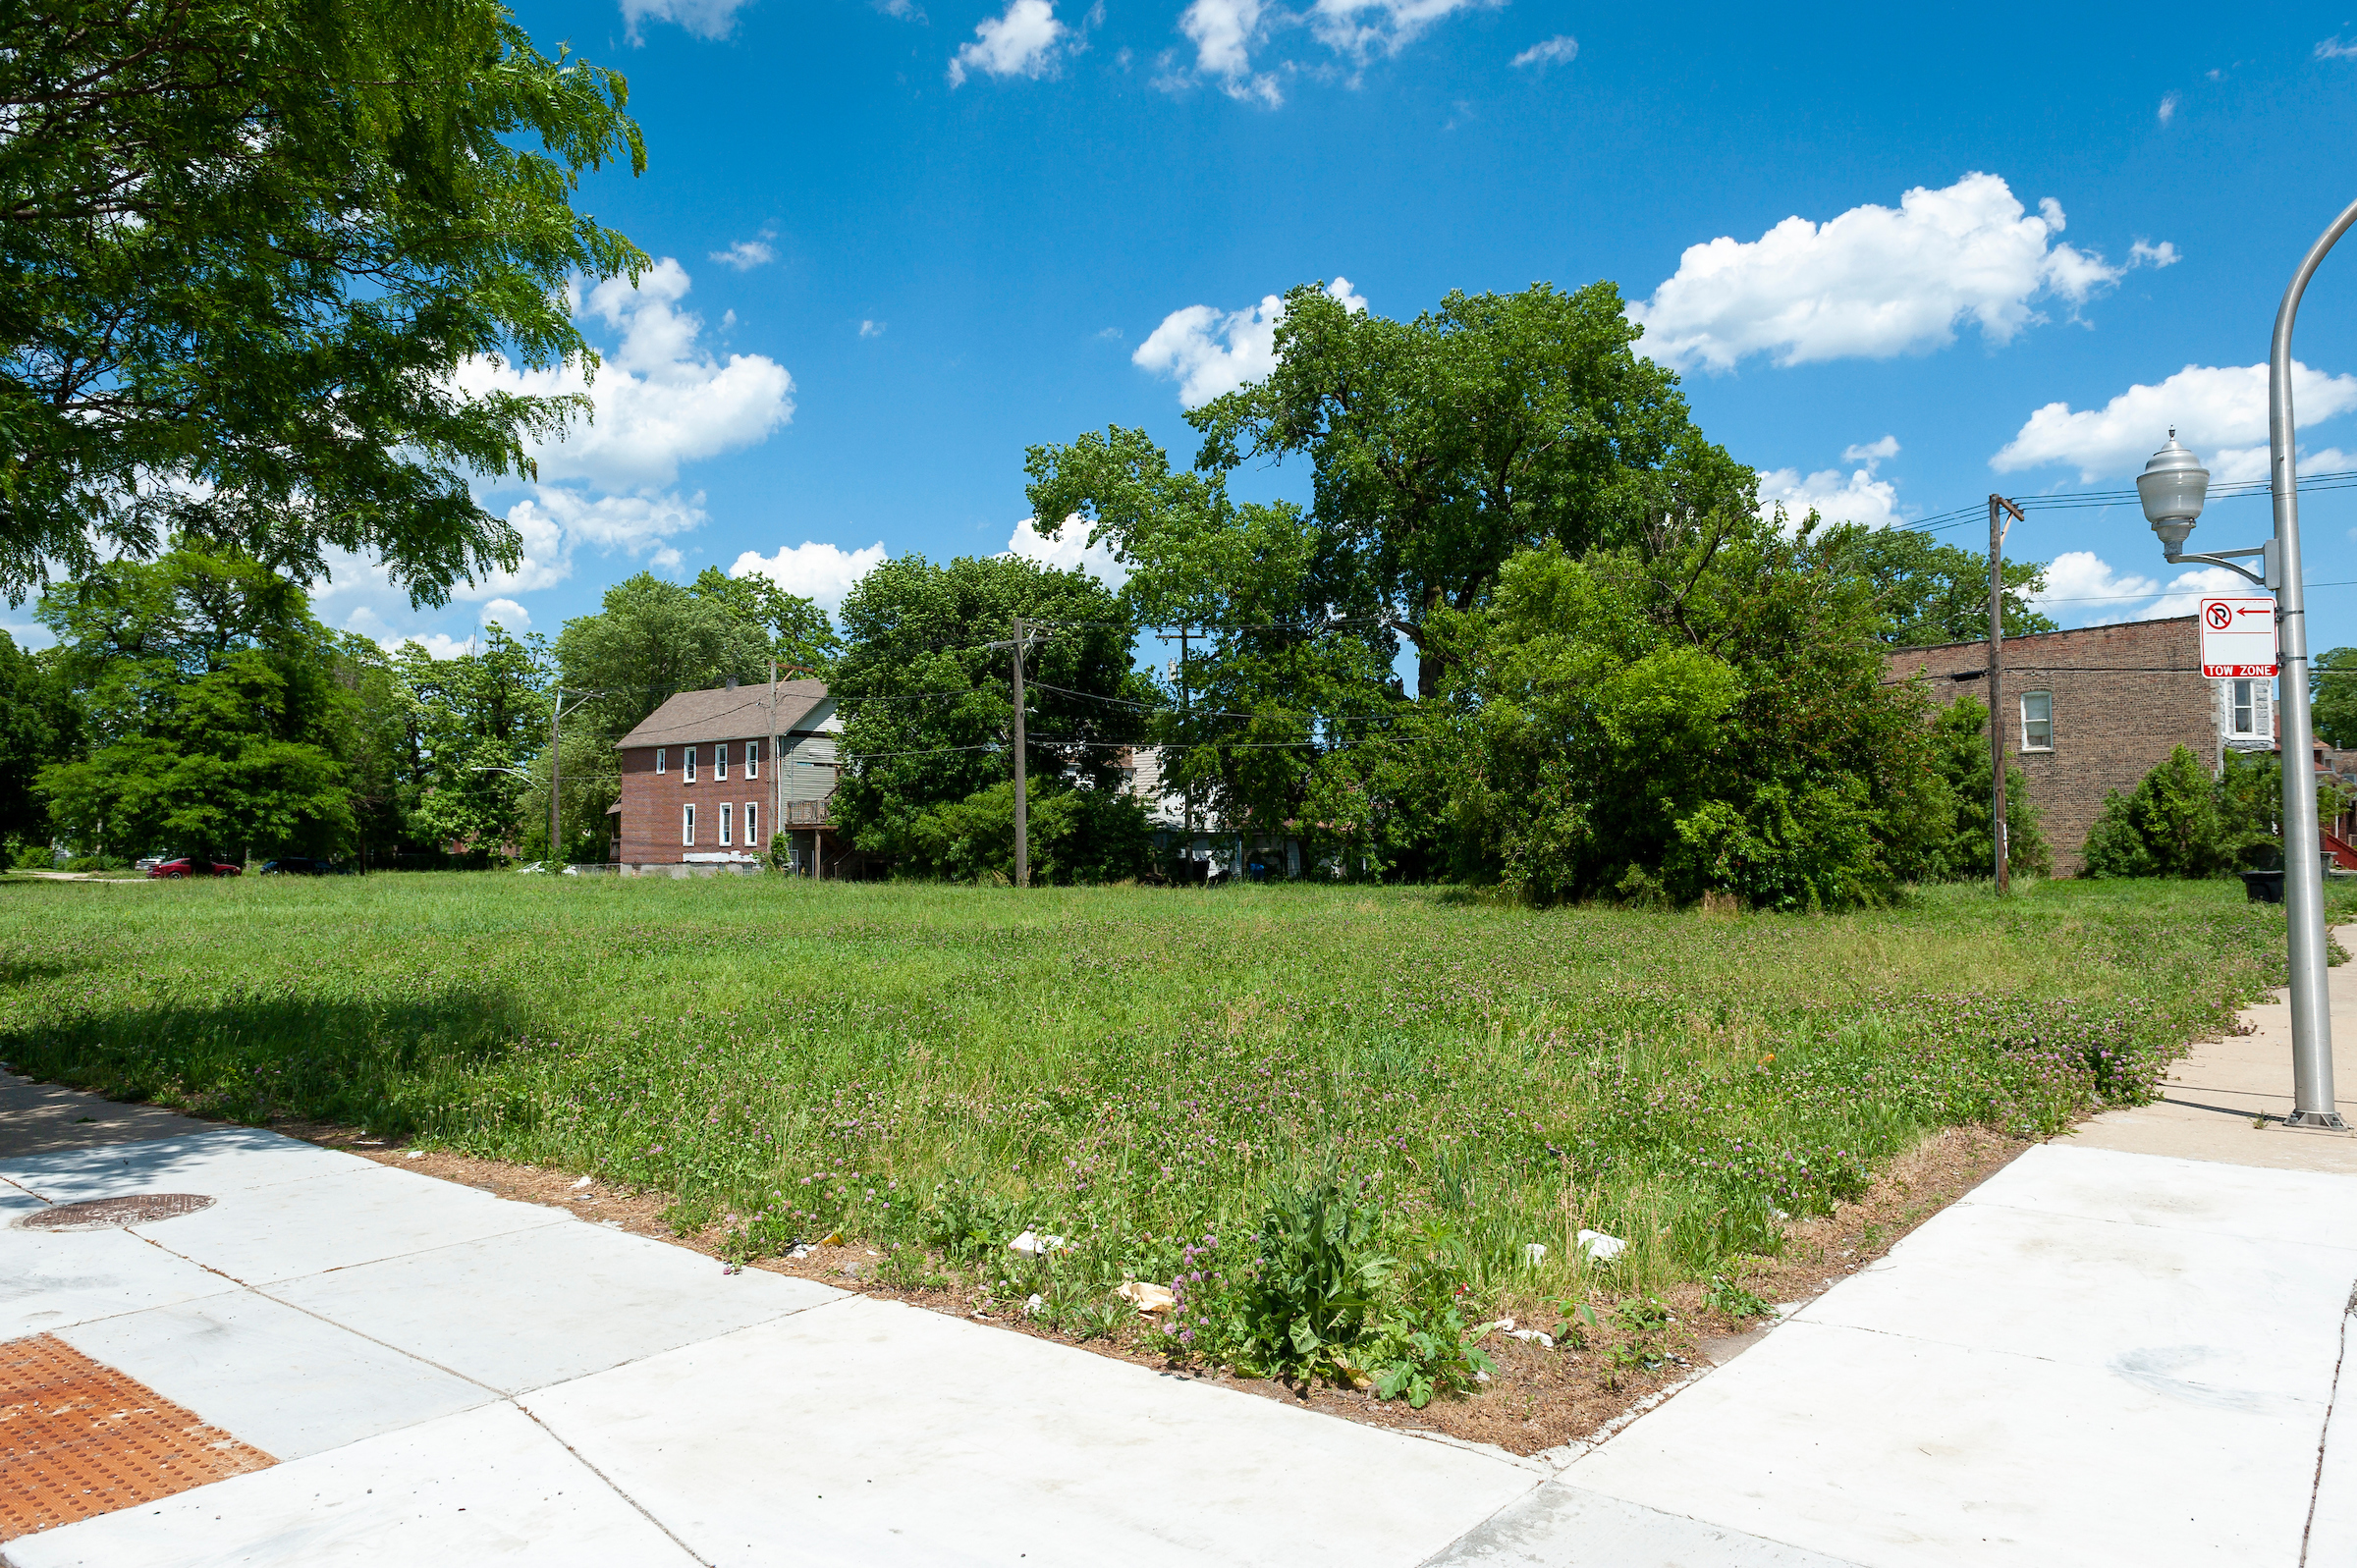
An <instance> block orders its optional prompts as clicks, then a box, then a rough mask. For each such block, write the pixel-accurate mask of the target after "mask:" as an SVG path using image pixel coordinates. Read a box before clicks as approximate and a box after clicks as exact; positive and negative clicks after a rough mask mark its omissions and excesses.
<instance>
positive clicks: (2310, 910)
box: [2267, 201, 2357, 1128]
mask: <svg viewBox="0 0 2357 1568" xmlns="http://www.w3.org/2000/svg"><path fill="white" fill-rule="evenodd" d="M2352 223H2357V201H2353V202H2351V203H2350V204H2349V205H2348V206H2347V207H2346V208H2344V209H2343V210H2342V212H2341V214H2340V216H2339V217H2337V218H2335V219H2333V220H2332V226H2331V227H2330V228H2329V229H2327V230H2326V231H2325V232H2324V233H2323V234H2322V235H2319V236H2318V237H2317V241H2316V243H2314V244H2312V245H2310V246H2309V247H2308V254H2307V255H2306V256H2304V257H2302V258H2301V260H2300V268H2299V271H2297V272H2295V273H2293V274H2292V276H2291V287H2289V288H2288V289H2285V290H2284V291H2283V303H2282V304H2281V305H2280V306H2278V307H2277V308H2276V310H2275V342H2274V344H2273V346H2272V347H2271V349H2270V351H2269V352H2268V357H2267V439H2268V446H2269V448H2270V455H2269V462H2268V477H2269V480H2270V481H2271V483H2272V486H2273V488H2274V491H2275V559H2274V560H2273V561H2272V562H2270V563H2269V564H2270V565H2271V566H2273V567H2274V568H2275V577H2276V581H2275V583H2272V584H2270V586H2272V587H2274V588H2275V621H2276V638H2277V642H2278V646H2279V648H2280V650H2281V651H2280V654H2279V661H2280V664H2281V668H2282V672H2283V674H2282V682H2283V699H2282V702H2281V705H2280V712H2281V714H2282V722H2283V749H2282V756H2283V868H2284V872H2285V876H2284V878H2283V900H2284V905H2285V910H2284V912H2285V914H2286V915H2287V916H2288V917H2289V922H2290V926H2291V954H2290V956H2291V1069H2292V1101H2291V1114H2290V1115H2289V1116H2288V1117H2286V1118H2284V1125H2285V1126H2288V1127H2332V1128H2340V1127H2345V1126H2347V1125H2348V1124H2347V1123H2346V1122H2345V1121H2343V1120H2342V1119H2341V1115H2340V1110H2339V1108H2338V1107H2337V1106H2336V1105H2335V1104H2334V1102H2333V1097H2332V1004H2331V998H2330V994H2329V993H2328V992H2327V990H2326V984H2325V973H2326V971H2325V962H2326V959H2325V954H2326V946H2325V873H2324V859H2323V846H2322V843H2321V841H2320V839H2319V837H2318V834H2317V822H2316V762H2315V749H2314V741H2315V727H2314V724H2313V722H2312V720H2311V718H2310V715H2309V711H2308V606H2307V595H2306V592H2305V585H2304V584H2303V582H2302V581H2301V576H2300V492H2299V485H2298V462H2297V458H2296V454H2295V452H2294V448H2295V447H2296V446H2297V445H2298V439H2297V431H2296V430H2295V428H2294V426H2293V424H2292V417H2291V328H2292V322H2293V320H2294V319H2295V318H2296V317H2297V316H2298V315H2299V311H2300V296H2302V295H2303V294H2305V293H2307V291H2308V280H2309V278H2310V277H2312V276H2314V274H2315V272H2316V268H2317V264H2318V263H2319V262H2321V261H2323V260H2324V259H2325V252H2327V251H2329V250H2330V249H2331V248H2332V245H2333V243H2334V242H2336V241H2338V240H2339V239H2340V237H2341V236H2342V235H2343V234H2345V233H2347V232H2348V229H2349V226H2350V225H2351V224H2352Z"/></svg>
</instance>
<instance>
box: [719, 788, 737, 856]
mask: <svg viewBox="0 0 2357 1568" xmlns="http://www.w3.org/2000/svg"><path fill="white" fill-rule="evenodd" d="M729 816H730V813H729V803H728V802H727V801H725V800H724V801H722V802H721V803H720V846H721V847H722V848H723V849H726V848H727V847H728V846H729V845H730V844H732V843H734V842H736V840H735V839H734V838H730V837H729V828H730V826H731V823H730V821H729Z"/></svg>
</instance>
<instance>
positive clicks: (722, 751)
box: [712, 740, 729, 782]
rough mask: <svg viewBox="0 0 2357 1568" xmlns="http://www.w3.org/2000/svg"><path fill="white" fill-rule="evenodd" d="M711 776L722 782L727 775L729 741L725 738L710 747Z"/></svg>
mask: <svg viewBox="0 0 2357 1568" xmlns="http://www.w3.org/2000/svg"><path fill="white" fill-rule="evenodd" d="M712 777H713V778H715V779H719V780H722V781H724V782H725V781H726V780H727V779H728V777H729V743H728V742H727V741H725V740H724V741H722V742H721V743H720V744H719V745H717V746H714V747H713V748H712Z"/></svg>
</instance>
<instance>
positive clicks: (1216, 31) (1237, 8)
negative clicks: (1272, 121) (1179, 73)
mask: <svg viewBox="0 0 2357 1568" xmlns="http://www.w3.org/2000/svg"><path fill="white" fill-rule="evenodd" d="M1267 15H1268V13H1267V12H1266V11H1265V10H1264V8H1263V7H1262V5H1261V0H1194V3H1193V4H1191V5H1189V6H1188V7H1187V8H1186V10H1185V11H1184V12H1183V13H1182V14H1180V16H1179V18H1178V30H1179V31H1180V32H1183V33H1185V34H1186V36H1187V40H1188V41H1189V42H1191V43H1192V44H1194V46H1195V69H1196V70H1197V71H1198V72H1200V73H1202V74H1203V75H1204V76H1206V77H1216V78H1218V79H1219V81H1220V85H1221V89H1222V90H1223V91H1225V92H1226V93H1227V94H1228V95H1229V96H1230V97H1232V98H1238V99H1243V100H1246V101H1252V102H1258V103H1263V104H1266V105H1267V106H1268V107H1270V108H1272V109H1274V108H1276V107H1277V106H1278V105H1280V104H1282V103H1283V102H1285V94H1284V93H1283V92H1282V91H1280V90H1279V89H1278V86H1277V78H1276V77H1275V76H1274V75H1272V74H1270V73H1267V72H1263V73H1261V74H1259V75H1257V76H1255V75H1254V74H1253V71H1252V50H1253V48H1254V47H1255V46H1256V45H1257V44H1259V42H1260V41H1261V40H1262V38H1263V37H1264V36H1265V33H1266V27H1265V25H1264V23H1265V19H1266V17H1267Z"/></svg>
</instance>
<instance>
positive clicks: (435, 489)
mask: <svg viewBox="0 0 2357 1568" xmlns="http://www.w3.org/2000/svg"><path fill="white" fill-rule="evenodd" d="M627 97H628V89H627V85H626V83H625V82H624V81H623V79H622V78H621V77H619V76H616V75H615V74H613V73H612V72H609V71H605V70H602V69H599V68H597V67H595V66H591V65H588V64H585V63H582V62H579V61H575V60H572V59H570V58H569V57H568V56H567V55H566V54H565V53H564V52H563V51H560V52H559V54H558V56H557V57H556V58H555V59H550V58H548V57H545V56H543V55H541V54H540V53H539V52H538V51H537V50H536V49H534V47H533V46H532V43H531V40H530V38H529V37H528V36H527V35H526V34H525V32H524V31H523V29H522V27H521V26H519V25H518V23H517V22H516V20H515V18H514V16H513V15H512V14H511V13H510V12H509V11H508V10H507V9H506V8H505V7H504V6H502V5H500V4H498V3H497V0H434V3H432V4H422V5H421V4H414V3H411V0H26V3H24V4H21V5H18V6H16V7H15V8H13V9H12V11H11V13H10V21H9V24H8V27H7V33H6V47H5V48H0V590H6V591H7V592H9V593H10V594H11V595H13V596H17V597H22V596H23V595H24V594H25V593H26V592H27V591H28V590H29V589H30V588H31V587H33V586H35V585H37V584H38V583H39V582H41V581H42V580H43V579H44V576H45V573H46V572H47V570H48V569H49V567H50V565H51V564H55V565H57V566H60V567H62V568H64V570H65V571H66V572H67V573H68V574H69V575H71V574H79V573H82V572H84V571H86V570H88V569H89V568H92V567H93V566H94V565H95V564H96V563H97V561H98V560H99V558H100V557H101V556H102V555H109V554H128V555H131V556H135V557H147V556H152V555H153V554H155V553H156V552H157V551H158V550H159V549H161V548H163V547H164V546H165V544H166V542H167V541H168V540H169V539H171V538H173V537H189V538H192V539H204V540H210V541H212V542H213V544H214V546H216V547H217V548H221V549H225V550H232V551H235V552H237V553H239V554H241V555H244V556H246V557H247V558H249V559H251V560H254V561H256V562H259V563H260V564H261V565H263V566H265V567H268V568H274V569H277V570H279V571H281V572H283V573H285V574H287V575H289V576H291V577H294V578H296V579H299V580H304V581H310V580H316V579H318V578H319V577H321V576H322V575H324V574H325V572H326V571H327V569H328V567H329V564H330V560H331V556H332V555H333V553H334V552H347V553H350V554H353V555H361V556H372V557H374V558H375V559H377V560H378V561H381V563H382V564H383V566H384V567H385V568H386V570H387V571H388V572H389V573H390V574H391V576H392V578H393V580H394V581H395V582H396V583H398V584H400V585H402V586H403V587H405V588H407V589H408V590H409V591H410V593H411V595H412V596H413V597H415V598H416V599H419V600H421V601H428V602H437V603H438V602H440V601H441V600H442V599H443V598H444V597H445V596H446V594H447V591H448V589H449V588H450V586H451V585H452V584H453V583H454V582H457V581H460V580H462V579H468V580H471V579H472V578H473V577H474V576H475V575H477V574H479V573H481V572H483V571H485V570H487V569H490V568H513V567H514V566H515V565H516V563H517V561H518V559H519V541H518V538H517V535H516V533H515V530H514V529H513V528H511V527H510V526H509V524H508V523H507V522H506V521H505V520H504V519H502V518H501V517H499V516H497V515H495V514H492V513H489V512H487V511H485V510H484V509H483V508H482V507H481V506H480V505H478V504H477V503H476V501H475V499H474V497H473V494H472V492H471V490H470V488H469V478H470V476H472V475H479V474H506V473H520V474H524V475H530V474H531V473H533V472H534V471H535V470H534V468H533V464H532V460H531V458H530V456H529V453H528V451H527V442H528V441H529V440H531V439H532V438H536V437H547V436H550V435H553V434H555V433H556V432H557V431H558V430H559V429H560V428H561V426H562V425H563V423H564V421H565V420H566V419H567V418H568V417H569V416H571V415H573V414H575V413H576V412H581V411H584V406H583V405H584V403H585V400H582V399H579V398H577V397H576V398H566V397H554V398H541V397H525V396H518V395H513V394H507V393H497V392H484V393H473V394H469V393H466V392H464V391H462V390H460V388H459V387H458V385H457V384H456V382H455V381H454V379H453V378H454V373H455V372H457V371H458V370H459V368H460V367H461V365H462V364H463V363H465V362H466V360H468V359H469V358H472V357H476V356H485V357H489V356H498V357H501V358H503V359H505V360H508V361H512V362H514V363H517V364H520V365H523V366H528V367H545V366H550V365H555V364H559V363H572V364H576V365H579V366H582V367H584V368H593V367H594V365H595V363H596V356H595V354H594V353H593V352H592V351H590V349H589V346H588V345H587V343H586V342H585V341H584V340H583V339H582V338H581V336H580V335H579V333H578V332H577V331H576V329H575V326H574V324H573V320H572V316H571V312H570V308H569V304H568V290H569V288H570V287H572V286H574V285H575V284H576V281H577V280H578V279H579V278H582V277H589V278H602V277H608V276H613V275H618V274H619V275H627V276H630V277H632V278H635V277H636V275H637V273H638V271H639V269H640V268H642V267H643V266H645V265H646V258H645V256H644V255H642V254H641V253H640V252H639V251H638V250H637V248H636V247H635V246H633V245H631V244H630V242H629V241H628V240H626V239H624V238H623V237H622V236H621V235H619V234H617V233H615V232H613V231H612V230H609V229H606V228H604V227H601V226H600V225H599V224H598V223H596V222H595V221H594V220H593V219H591V218H588V217H585V216H581V215H578V214H576V212H575V211H574V210H573V207H572V205H571V201H572V196H573V192H574V190H575V189H576V183H577V181H578V179H579V177H580V175H581V173H582V171H584V170H593V169H598V168H601V167H603V166H605V165H606V164H607V163H609V162H615V161H621V162H627V163H628V165H629V166H630V168H631V169H632V170H633V171H637V170H640V169H643V167H644V164H645V151H644V147H643V145H642V143H641V141H640V138H639V133H638V129H637V127H636V125H635V124H633V123H632V122H631V120H630V118H629V116H628V115H627V114H626V113H625V112H624V111H625V105H626V103H627Z"/></svg>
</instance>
